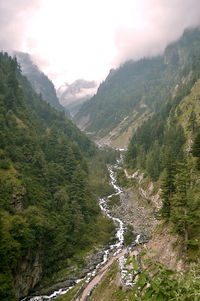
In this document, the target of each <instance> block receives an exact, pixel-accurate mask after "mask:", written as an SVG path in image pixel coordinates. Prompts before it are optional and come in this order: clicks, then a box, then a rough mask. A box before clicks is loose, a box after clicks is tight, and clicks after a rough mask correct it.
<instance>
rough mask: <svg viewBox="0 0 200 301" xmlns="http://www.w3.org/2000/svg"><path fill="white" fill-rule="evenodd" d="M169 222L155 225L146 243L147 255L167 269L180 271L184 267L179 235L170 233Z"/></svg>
mask: <svg viewBox="0 0 200 301" xmlns="http://www.w3.org/2000/svg"><path fill="white" fill-rule="evenodd" d="M170 232H171V226H170V224H167V225H162V224H160V225H159V226H158V227H157V230H156V231H155V232H154V234H153V236H152V238H151V240H150V241H149V242H148V244H147V250H148V251H147V255H148V256H150V257H151V258H152V259H154V260H156V261H159V262H161V263H162V264H164V265H165V266H167V268H168V269H172V270H177V271H181V270H183V269H184V261H183V256H181V254H182V255H183V250H182V249H181V245H182V244H181V243H180V237H179V236H178V235H172V233H170Z"/></svg>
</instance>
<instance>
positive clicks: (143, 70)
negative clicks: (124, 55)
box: [75, 29, 200, 146]
mask: <svg viewBox="0 0 200 301" xmlns="http://www.w3.org/2000/svg"><path fill="white" fill-rule="evenodd" d="M199 49H200V30H199V29H191V30H186V31H185V32H184V34H183V36H182V37H181V38H180V40H178V41H177V42H175V43H173V44H171V45H169V46H168V47H167V48H166V50H165V52H164V54H163V55H162V56H158V57H154V58H144V59H141V60H140V61H136V62H134V61H129V62H126V63H125V64H124V65H122V66H121V67H120V68H119V69H116V70H112V71H111V72H110V74H109V75H108V77H107V79H106V80H105V82H103V83H102V84H101V85H100V87H99V89H98V92H97V94H96V95H95V96H94V97H93V98H91V99H90V100H89V101H87V102H86V103H85V104H84V105H83V106H82V108H81V109H80V111H79V112H78V114H77V115H76V116H75V122H76V123H77V124H78V125H79V126H80V127H82V128H83V129H85V131H87V132H90V133H91V135H93V136H94V137H95V138H101V137H105V136H106V137H108V139H109V137H110V140H111V143H112V141H115V140H117V139H118V136H119V135H120V136H122V135H127V138H126V139H125V140H126V144H127V142H128V138H129V137H130V133H131V131H132V130H133V129H136V128H137V126H138V125H140V124H141V123H142V121H144V120H146V119H147V118H148V116H150V115H151V114H152V113H153V112H158V111H159V110H160V109H161V107H162V105H163V104H164V103H166V102H167V100H168V98H169V97H170V95H171V94H173V93H175V91H176V89H177V85H179V86H180V85H181V83H182V81H183V80H184V78H187V77H188V76H189V74H190V72H191V69H192V66H193V64H195V57H196V56H198V55H199V52H200V50H199ZM121 146H122V145H121Z"/></svg>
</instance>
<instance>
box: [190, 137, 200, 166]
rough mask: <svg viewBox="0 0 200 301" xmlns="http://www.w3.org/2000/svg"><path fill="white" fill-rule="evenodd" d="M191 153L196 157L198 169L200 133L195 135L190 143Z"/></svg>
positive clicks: (199, 163) (199, 164) (199, 162)
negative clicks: (191, 143)
mask: <svg viewBox="0 0 200 301" xmlns="http://www.w3.org/2000/svg"><path fill="white" fill-rule="evenodd" d="M191 152H192V155H193V156H194V157H197V158H198V159H197V169H198V170H200V133H199V134H198V135H197V136H196V138H195V140H194V143H193V145H192V151H191Z"/></svg>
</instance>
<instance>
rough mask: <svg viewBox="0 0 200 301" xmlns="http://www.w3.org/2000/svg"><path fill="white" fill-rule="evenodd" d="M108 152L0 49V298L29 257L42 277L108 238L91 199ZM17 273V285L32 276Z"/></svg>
mask: <svg viewBox="0 0 200 301" xmlns="http://www.w3.org/2000/svg"><path fill="white" fill-rule="evenodd" d="M98 156H99V157H100V156H102V159H101V166H102V167H101V168H99V166H100V164H99V165H98V164H97V166H98V168H99V170H98V169H96V170H95V171H94V172H93V174H92V176H93V178H94V182H95V185H93V184H94V183H89V181H90V179H91V174H90V170H91V169H92V168H93V166H94V164H95V157H96V158H97V157H98ZM113 156H115V154H114V155H113ZM103 157H104V158H105V160H103ZM108 157H109V154H107V157H106V155H103V154H99V153H98V151H97V149H96V147H95V145H94V144H93V143H92V142H91V141H90V140H89V139H88V138H87V137H86V136H85V135H84V134H82V133H81V132H80V130H78V129H77V128H76V126H75V125H73V124H72V122H71V121H70V120H68V119H67V118H66V117H65V114H64V113H63V112H58V111H56V110H55V109H53V108H51V107H50V105H49V104H47V103H46V102H44V101H43V100H42V98H41V95H40V96H39V95H37V94H36V93H35V92H34V91H33V89H32V88H31V86H30V84H29V82H28V81H27V79H26V78H25V77H23V76H22V75H21V72H20V68H19V66H18V63H17V61H16V60H13V59H12V58H10V57H9V56H8V55H7V54H6V53H5V54H4V53H1V54H0V210H1V211H0V217H1V220H0V225H1V227H0V231H1V232H0V239H1V243H0V258H1V264H0V267H1V275H0V282H1V285H0V286H1V291H0V294H1V300H15V297H14V296H15V292H16V291H18V294H19V296H23V294H24V291H23V290H21V291H20V290H19V288H18V284H17V280H16V278H15V277H16V275H18V273H20V267H21V265H23V264H26V265H27V266H26V269H29V270H31V272H30V274H31V273H32V271H33V269H34V266H33V263H34V261H35V260H37V265H38V266H39V269H40V276H39V279H40V278H41V277H42V278H43V279H44V278H45V279H49V278H51V277H52V275H53V274H55V273H57V272H58V271H59V270H60V269H65V268H67V267H68V266H70V262H71V263H73V264H79V262H78V260H77V258H79V256H80V258H81V260H82V258H83V256H84V254H85V253H86V252H87V251H89V250H90V249H91V248H92V247H93V246H94V245H96V246H98V245H102V244H104V243H108V241H109V239H110V237H111V235H112V233H113V232H114V225H113V223H112V222H111V221H110V220H108V219H106V218H105V217H103V216H102V215H101V211H100V208H99V206H98V204H97V201H96V198H95V196H94V193H95V194H96V195H98V194H99V193H100V192H101V194H103V193H104V191H101V184H99V182H98V181H99V179H100V176H99V175H97V173H98V172H99V174H102V173H104V180H103V184H102V185H103V186H102V187H104V185H105V183H106V180H107V174H106V172H105V168H106V167H105V161H106V160H108ZM112 158H113V157H112ZM88 162H90V163H89V164H88ZM102 170H103V171H102ZM98 185H99V186H100V188H99V189H97V187H98ZM107 189H108V188H107ZM106 193H107V191H106ZM20 277H22V280H23V281H24V283H25V286H26V283H27V281H31V280H30V279H32V278H30V279H29V278H28V279H26V275H23V273H21V274H20ZM23 277H24V278H23ZM30 277H31V275H30ZM14 283H15V284H14ZM30 287H31V284H30Z"/></svg>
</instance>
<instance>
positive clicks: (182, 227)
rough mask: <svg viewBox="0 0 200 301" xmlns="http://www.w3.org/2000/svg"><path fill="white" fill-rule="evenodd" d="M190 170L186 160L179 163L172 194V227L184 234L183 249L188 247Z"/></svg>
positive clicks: (190, 202)
mask: <svg viewBox="0 0 200 301" xmlns="http://www.w3.org/2000/svg"><path fill="white" fill-rule="evenodd" d="M190 173H191V171H190V168H189V166H188V164H187V162H186V163H185V162H184V163H183V162H181V163H179V166H178V172H177V175H176V180H175V185H176V193H175V194H174V196H173V210H172V221H173V223H174V229H175V231H176V232H178V233H179V234H182V235H183V236H184V241H185V250H187V248H188V240H189V226H190V224H191V222H192V221H191V219H190V218H191V212H192V210H191V205H192V199H191V175H190Z"/></svg>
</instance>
